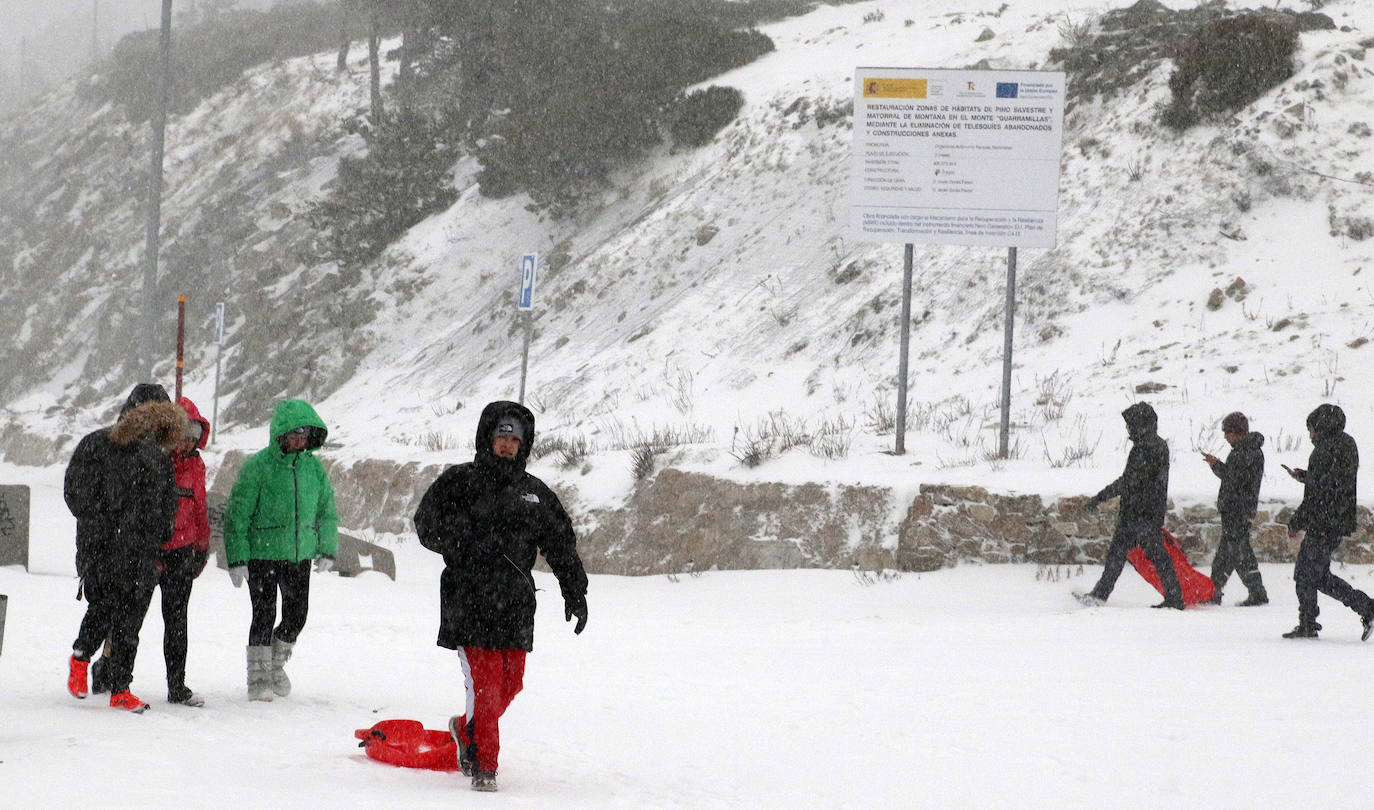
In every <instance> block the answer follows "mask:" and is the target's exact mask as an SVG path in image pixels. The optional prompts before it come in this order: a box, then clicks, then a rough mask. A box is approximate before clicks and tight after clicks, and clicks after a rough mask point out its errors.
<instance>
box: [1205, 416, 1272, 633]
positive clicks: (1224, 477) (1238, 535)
mask: <svg viewBox="0 0 1374 810" xmlns="http://www.w3.org/2000/svg"><path fill="white" fill-rule="evenodd" d="M1221 435H1222V438H1224V439H1225V440H1226V443H1227V444H1229V445H1231V452H1230V453H1227V454H1226V460H1225V461H1222V460H1221V459H1219V458H1217V457H1216V456H1214V455H1212V454H1211V453H1203V454H1202V460H1203V461H1205V462H1207V464H1208V466H1210V467H1211V468H1212V473H1213V474H1215V475H1216V477H1217V478H1220V479H1221V485H1220V487H1219V488H1218V489H1217V511H1218V512H1219V513H1221V541H1220V542H1219V543H1217V553H1216V555H1215V556H1213V557H1212V588H1213V592H1212V599H1211V602H1212V604H1214V605H1220V604H1221V589H1222V588H1223V587H1225V585H1226V580H1227V579H1229V578H1230V576H1231V572H1232V571H1234V572H1235V573H1236V575H1237V576H1239V577H1240V581H1241V582H1242V583H1244V585H1245V588H1246V590H1248V591H1249V594H1248V595H1247V596H1246V598H1245V599H1244V601H1241V602H1237V603H1236V604H1237V605H1240V606H1241V607H1253V606H1256V605H1267V604H1269V594H1268V592H1266V591H1265V590H1264V581H1263V580H1262V579H1261V578H1260V570H1259V562H1258V561H1257V560H1256V559H1255V549H1254V548H1253V547H1252V546H1251V545H1250V524H1251V523H1252V522H1253V521H1254V519H1255V511H1256V510H1257V509H1258V508H1259V489H1260V482H1261V481H1262V480H1263V479H1264V449H1263V447H1264V436H1263V435H1262V434H1260V433H1258V432H1251V430H1250V420H1249V419H1248V418H1246V416H1245V414H1243V413H1241V412H1240V411H1235V412H1233V413H1229V414H1227V415H1226V417H1225V418H1224V419H1222V420H1221Z"/></svg>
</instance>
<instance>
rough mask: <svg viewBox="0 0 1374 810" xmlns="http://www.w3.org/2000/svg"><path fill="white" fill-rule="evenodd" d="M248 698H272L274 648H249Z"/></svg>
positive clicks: (263, 699)
mask: <svg viewBox="0 0 1374 810" xmlns="http://www.w3.org/2000/svg"><path fill="white" fill-rule="evenodd" d="M248 699H249V700H262V701H270V700H271V699H272V648H271V647H268V646H266V645H263V646H261V647H251V646H250V647H249V648H248Z"/></svg>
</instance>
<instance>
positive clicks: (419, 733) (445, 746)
mask: <svg viewBox="0 0 1374 810" xmlns="http://www.w3.org/2000/svg"><path fill="white" fill-rule="evenodd" d="M353 736H354V737H357V738H358V739H360V740H362V742H360V743H358V747H359V748H365V749H367V755H368V757H370V758H372V759H375V760H377V761H378V762H385V763H386V764H388V765H397V766H400V767H402V768H425V769H428V770H431V771H456V770H458V745H457V743H455V742H454V741H453V738H452V737H451V736H449V733H448V732H447V731H435V730H434V729H428V728H425V727H424V724H423V723H421V722H420V721H419V720H383V721H382V722H380V723H378V724H376V725H375V726H373V727H372V728H360V729H358V730H357V731H354V732H353Z"/></svg>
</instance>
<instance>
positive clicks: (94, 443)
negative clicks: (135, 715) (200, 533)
mask: <svg viewBox="0 0 1374 810" xmlns="http://www.w3.org/2000/svg"><path fill="white" fill-rule="evenodd" d="M186 424H187V420H186V412H185V411H183V410H182V409H181V408H180V407H178V406H177V405H175V404H174V403H172V402H170V401H169V398H168V396H167V392H166V391H165V390H164V389H163V388H162V386H160V385H154V384H150V383H144V384H141V385H138V386H136V387H135V388H134V390H133V392H132V393H130V395H129V398H128V400H127V401H126V402H125V404H124V408H123V409H122V410H121V411H120V415H119V420H118V421H117V422H115V424H114V426H113V427H109V428H103V429H101V430H97V431H95V432H93V433H91V434H89V435H87V436H86V437H85V438H83V439H82V440H81V441H80V443H78V444H77V446H76V450H75V451H73V453H72V459H71V462H70V463H69V464H68V465H67V471H66V475H65V478H64V481H63V495H64V497H65V498H66V501H67V506H68V508H69V509H71V512H72V514H73V515H75V516H76V519H77V524H76V547H77V550H76V571H77V576H79V577H80V578H81V588H80V592H81V593H82V594H84V595H85V598H86V602H87V608H86V615H85V617H84V618H83V619H82V620H81V629H80V630H79V631H78V634H77V637H76V641H75V642H74V643H73V644H72V656H71V658H70V659H69V664H70V667H69V672H68V677H67V689H68V691H69V692H71V694H72V695H73V696H74V697H78V698H84V697H86V695H87V693H88V691H89V689H88V683H87V671H88V668H89V666H90V660H91V655H93V654H94V653H95V652H96V650H98V649H99V648H100V647H101V645H102V643H103V642H104V640H105V639H106V637H108V638H109V639H110V655H109V656H108V659H107V661H106V662H105V665H104V670H105V677H106V680H107V682H108V685H109V689H110V706H111V707H114V708H118V709H127V710H130V711H135V712H141V711H143V710H145V709H147V708H148V705H147V704H146V703H144V702H143V701H142V700H140V699H139V698H137V697H135V696H134V695H133V694H132V693H131V692H130V691H129V684H130V682H131V681H132V679H133V667H134V658H135V657H136V656H137V654H138V634H139V631H140V630H141V629H142V627H143V617H144V616H145V615H146V614H147V612H148V605H149V603H150V601H151V600H152V595H153V589H154V587H155V586H156V585H157V554H158V548H159V547H160V546H161V545H162V544H163V543H166V542H167V541H168V540H170V539H171V537H172V526H173V522H174V520H175V519H176V513H177V490H176V476H175V473H174V472H173V468H172V458H171V455H170V453H171V451H172V448H173V447H174V446H175V445H176V443H177V442H178V441H180V440H181V436H182V434H183V433H185V431H186Z"/></svg>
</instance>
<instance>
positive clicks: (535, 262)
mask: <svg viewBox="0 0 1374 810" xmlns="http://www.w3.org/2000/svg"><path fill="white" fill-rule="evenodd" d="M538 269H539V254H538V253H526V254H525V255H523V256H521V257H520V294H519V295H518V296H516V299H515V306H516V309H518V310H520V312H521V313H522V314H523V315H524V319H525V345H524V347H523V348H522V349H521V350H520V397H519V399H517V400H516V402H519V403H520V404H521V405H524V404H525V375H526V373H527V372H528V371H529V367H530V336H531V333H532V332H533V331H534V317H533V312H532V311H531V310H533V309H534V280H535V271H536V270H538Z"/></svg>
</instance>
